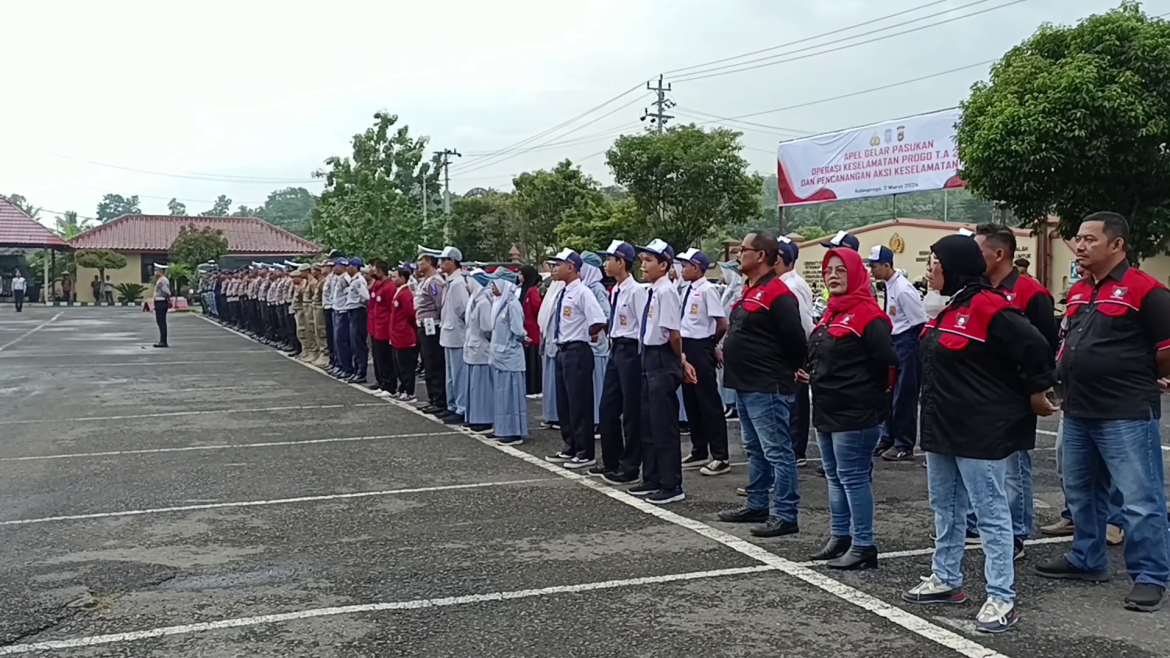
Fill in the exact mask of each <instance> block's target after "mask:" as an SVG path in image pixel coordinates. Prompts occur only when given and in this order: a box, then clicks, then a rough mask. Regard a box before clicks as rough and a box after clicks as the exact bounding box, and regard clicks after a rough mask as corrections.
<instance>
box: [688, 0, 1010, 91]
mask: <svg viewBox="0 0 1170 658" xmlns="http://www.w3.org/2000/svg"><path fill="white" fill-rule="evenodd" d="M1027 1H1028V0H1012V1H1011V2H1007V3H1005V4H1002V5H998V6H995V7H989V8H987V9H982V10H980V11H974V12H971V13H970V14H964V15H962V16H955V17H953V18H948V19H946V20H942V21H937V22H935V23H929V24H927V25H921V26H919V27H915V28H911V29H909V30H902V31H900V32H895V33H893V34H886V35H883V36H880V37H875V38H873V39H867V40H865V41H858V42H857V43H851V44H845V45H843V46H838V47H836V48H830V49H828V50H822V51H819V52H814V53H807V54H804V55H800V56H798V57H789V58H787V59H779V60H775V61H765V62H764V63H762V64H756V65H754V66H744V67H742V68H736V69H732V70H729V71H720V70H719V69H723V68H728V67H719V68H715V69H710V70H709V71H696V72H695V74H694V75H691V76H690V77H683V78H679V79H676V80H675V82H693V81H695V80H704V79H706V78H714V77H719V76H724V75H731V74H733V73H742V72H743V71H752V70H755V69H760V68H765V67H769V66H776V65H778V64H787V63H789V62H795V61H799V60H802V59H809V58H810V57H818V56H820V55H827V54H829V53H835V52H839V51H842V50H848V49H850V48H856V47H857V46H864V45H866V44H870V43H876V42H878V41H885V40H886V39H892V38H894V37H899V36H903V35H906V34H911V33H914V32H920V31H922V30H927V29H930V28H932V27H938V26H939V25H946V24H947V23H954V22H956V21H961V20H963V19H966V18H971V17H973V16H979V15H981V14H986V13H988V12H993V11H997V10H999V9H1004V8H1006V7H1011V6H1013V5H1018V4H1020V3H1022V2H1027ZM967 6H969V5H967ZM924 18H928V17H924ZM887 29H890V28H888V27H887V28H881V29H878V30H872V31H870V32H863V33H861V34H858V35H855V36H853V37H849V38H850V39H855V38H857V37H862V36H866V35H868V34H874V33H876V32H883V31H885V30H887ZM826 45H832V44H831V43H830V44H821V45H820V46H812V47H811V48H804V49H800V50H795V51H792V52H790V53H784V54H783V55H776V56H774V57H787V56H788V55H792V54H794V53H798V52H804V51H805V50H811V49H812V48H820V47H821V46H826ZM770 59H772V57H765V58H761V59H760V60H751V61H763V60H770ZM751 61H748V62H743V64H749V63H751Z"/></svg>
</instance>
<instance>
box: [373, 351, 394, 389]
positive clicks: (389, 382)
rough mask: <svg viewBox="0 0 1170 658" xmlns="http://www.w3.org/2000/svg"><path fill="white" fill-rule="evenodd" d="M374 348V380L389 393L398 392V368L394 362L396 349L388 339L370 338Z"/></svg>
mask: <svg viewBox="0 0 1170 658" xmlns="http://www.w3.org/2000/svg"><path fill="white" fill-rule="evenodd" d="M370 344H371V345H372V346H373V348H374V381H375V382H377V384H378V388H380V389H382V390H383V391H386V392H388V393H397V392H398V368H397V367H396V366H395V364H394V350H393V349H392V348H391V347H390V341H388V340H377V339H372V340H370Z"/></svg>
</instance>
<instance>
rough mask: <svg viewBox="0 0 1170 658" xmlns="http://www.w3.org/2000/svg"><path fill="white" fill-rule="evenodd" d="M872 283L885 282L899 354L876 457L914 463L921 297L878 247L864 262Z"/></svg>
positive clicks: (923, 314) (889, 254)
mask: <svg viewBox="0 0 1170 658" xmlns="http://www.w3.org/2000/svg"><path fill="white" fill-rule="evenodd" d="M866 263H868V264H869V270H870V272H872V273H873V276H874V278H875V279H878V280H879V281H885V282H886V304H885V311H886V315H888V316H890V323H891V325H892V326H893V331H892V334H893V339H894V351H895V352H897V353H898V382H897V384H896V385H895V386H894V408H893V414H892V415H891V416H890V420H889V421H888V422H886V424H885V427H886V432H885V434H886V436H883V437H882V439H881V441H879V442H878V447H877V451H876V453H875V454H880V455H881V457H882V459H883V460H885V461H890V462H903V461H914V444H915V443H917V441H918V387H919V376H920V373H919V369H920V367H921V366H920V365H919V361H918V336H919V335H920V334H921V333H922V327H923V325H925V324H926V322H927V317H926V311H925V310H923V307H922V296H921V295H919V294H918V290H916V289H915V288H914V284H912V283H910V281H909V280H907V279H906V275H904V274H902V273H901V272H899V271H897V270H895V269H894V252H893V251H891V250H890V249H889V248H888V247H882V246H877V247H874V248H873V249H871V250H870V252H869V258H868V259H867V260H866Z"/></svg>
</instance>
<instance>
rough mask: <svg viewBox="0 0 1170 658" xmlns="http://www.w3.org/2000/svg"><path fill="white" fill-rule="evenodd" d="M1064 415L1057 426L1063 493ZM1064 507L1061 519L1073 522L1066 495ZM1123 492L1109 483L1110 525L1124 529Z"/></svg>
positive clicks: (1057, 453) (1057, 465) (1059, 474)
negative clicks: (1122, 517)
mask: <svg viewBox="0 0 1170 658" xmlns="http://www.w3.org/2000/svg"><path fill="white" fill-rule="evenodd" d="M1062 462H1064V414H1063V412H1061V415H1060V420H1058V421H1057V424H1056V475H1057V477H1059V478H1060V488H1061V491H1063V490H1064V466H1062V465H1061V464H1062ZM1064 500H1065V503H1064V507H1063V508H1061V510H1060V517H1061V518H1063V519H1068V520H1069V521H1072V512H1070V511H1068V496H1067V495H1066V496H1065V498H1064ZM1121 504H1122V500H1121V491H1120V490H1118V488H1117V487H1116V486H1114V485H1113V482H1112V481H1110V482H1109V521H1107V523H1109V525H1111V526H1115V527H1118V528H1120V527H1122V526H1121V524H1122V520H1121Z"/></svg>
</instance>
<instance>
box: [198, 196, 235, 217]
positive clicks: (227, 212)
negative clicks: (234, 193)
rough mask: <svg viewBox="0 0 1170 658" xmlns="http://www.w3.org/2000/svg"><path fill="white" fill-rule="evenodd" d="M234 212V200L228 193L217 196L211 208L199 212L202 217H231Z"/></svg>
mask: <svg viewBox="0 0 1170 658" xmlns="http://www.w3.org/2000/svg"><path fill="white" fill-rule="evenodd" d="M231 214H232V200H231V199H230V198H228V196H227V195H226V194H221V195H219V196H217V197H215V203H214V204H212V206H211V208H209V209H207V210H205V211H203V212H201V213H199V216H200V217H229V216H231Z"/></svg>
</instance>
